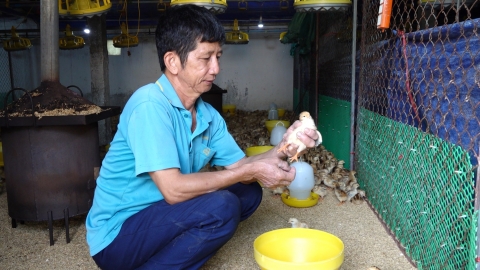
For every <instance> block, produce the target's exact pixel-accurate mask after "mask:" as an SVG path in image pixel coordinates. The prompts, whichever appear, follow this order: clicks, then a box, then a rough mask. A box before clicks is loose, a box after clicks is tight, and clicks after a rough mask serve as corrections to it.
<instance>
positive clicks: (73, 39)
mask: <svg viewBox="0 0 480 270" xmlns="http://www.w3.org/2000/svg"><path fill="white" fill-rule="evenodd" d="M58 44H59V46H60V49H61V50H74V49H81V48H83V46H85V40H83V38H82V37H77V36H75V35H73V31H72V30H71V29H70V25H69V24H67V26H66V27H65V37H63V38H59V39H58Z"/></svg>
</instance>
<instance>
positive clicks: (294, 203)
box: [282, 192, 318, 208]
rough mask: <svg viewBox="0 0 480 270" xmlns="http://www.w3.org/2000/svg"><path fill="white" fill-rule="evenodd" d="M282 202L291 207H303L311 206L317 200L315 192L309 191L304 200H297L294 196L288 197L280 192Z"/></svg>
mask: <svg viewBox="0 0 480 270" xmlns="http://www.w3.org/2000/svg"><path fill="white" fill-rule="evenodd" d="M282 202H283V203H285V204H286V205H288V206H291V207H297V208H305V207H312V206H314V205H316V204H317V202H318V194H317V193H314V192H312V193H310V197H308V198H307V199H305V200H298V199H296V198H293V197H290V195H287V194H285V193H282Z"/></svg>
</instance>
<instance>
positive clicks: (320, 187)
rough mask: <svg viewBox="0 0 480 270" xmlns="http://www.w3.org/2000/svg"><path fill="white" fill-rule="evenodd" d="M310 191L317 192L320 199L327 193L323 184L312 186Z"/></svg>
mask: <svg viewBox="0 0 480 270" xmlns="http://www.w3.org/2000/svg"><path fill="white" fill-rule="evenodd" d="M312 191H313V192H314V193H316V194H318V196H319V198H320V200H323V197H325V196H326V195H327V187H326V186H324V185H318V186H314V187H313V189H312Z"/></svg>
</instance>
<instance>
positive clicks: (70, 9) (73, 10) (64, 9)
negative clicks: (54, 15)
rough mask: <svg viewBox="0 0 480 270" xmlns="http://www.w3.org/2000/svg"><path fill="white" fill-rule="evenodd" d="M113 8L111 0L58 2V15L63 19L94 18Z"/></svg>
mask: <svg viewBox="0 0 480 270" xmlns="http://www.w3.org/2000/svg"><path fill="white" fill-rule="evenodd" d="M111 7H112V3H111V2H110V0H58V13H59V15H60V16H62V17H69V16H71V17H84V16H87V17H92V16H93V15H98V14H102V13H104V12H107V11H108V10H109V9H110V8H111Z"/></svg>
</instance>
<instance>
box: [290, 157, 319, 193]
mask: <svg viewBox="0 0 480 270" xmlns="http://www.w3.org/2000/svg"><path fill="white" fill-rule="evenodd" d="M290 166H293V167H295V169H296V172H295V179H293V181H292V183H290V185H289V186H288V190H289V191H290V197H293V198H295V199H297V200H306V199H308V198H309V197H310V194H311V192H312V189H313V187H314V186H315V178H314V176H313V168H312V166H310V164H308V163H307V162H303V161H297V162H294V163H292V164H291V165H290Z"/></svg>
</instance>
